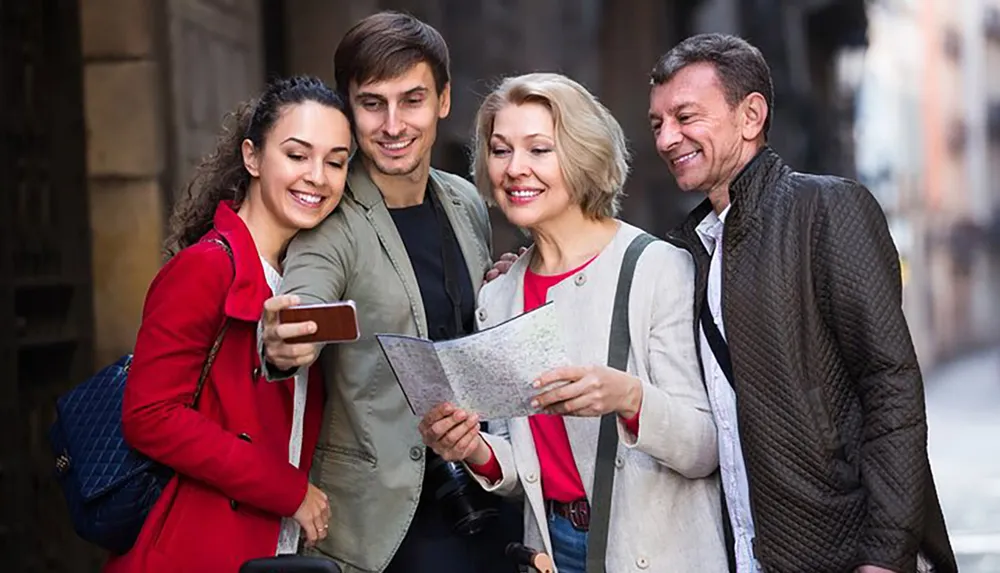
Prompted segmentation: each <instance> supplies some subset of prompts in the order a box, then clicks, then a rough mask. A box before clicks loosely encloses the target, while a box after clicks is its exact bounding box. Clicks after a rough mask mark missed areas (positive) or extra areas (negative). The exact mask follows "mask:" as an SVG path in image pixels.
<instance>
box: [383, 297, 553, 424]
mask: <svg viewBox="0 0 1000 573" xmlns="http://www.w3.org/2000/svg"><path fill="white" fill-rule="evenodd" d="M375 338H376V339H378V342H379V344H380V345H381V346H382V351H383V352H385V356H386V358H388V360H389V364H390V365H391V366H392V370H393V372H394V373H395V374H396V380H397V381H398V382H399V386H400V387H401V388H402V389H403V394H405V395H406V400H407V401H408V402H409V404H410V409H411V410H413V413H414V414H416V415H417V416H419V417H421V418H422V417H423V416H424V415H425V414H426V413H427V412H428V411H430V410H431V409H432V408H433V407H434V406H437V405H438V404H440V403H442V402H450V403H452V404H454V405H455V406H458V407H459V408H462V409H465V410H468V411H470V412H475V413H477V414H479V417H480V418H481V419H483V420H497V419H502V418H516V417H520V416H530V415H531V414H536V413H538V412H537V411H536V410H535V409H534V408H532V407H531V405H530V402H531V399H532V398H533V397H534V396H535V394H536V393H537V392H538V391H537V390H535V389H534V388H532V387H531V383H532V382H533V381H534V380H535V378H537V377H538V375H539V374H541V373H542V372H545V371H546V370H549V369H551V368H556V367H558V366H567V365H569V364H570V361H569V357H568V356H567V354H566V346H565V344H564V342H563V338H562V333H561V331H560V329H559V325H558V324H557V321H556V313H555V305H554V304H552V303H549V304H546V305H544V306H542V307H539V308H537V309H535V310H533V311H531V312H528V313H525V314H522V315H521V316H518V317H516V318H513V319H511V320H508V321H507V322H504V323H502V324H498V325H496V326H494V327H491V328H488V329H486V330H481V331H479V332H476V333H475V334H470V335H468V336H463V337H461V338H456V339H453V340H445V341H440V342H431V341H430V340H424V339H422V338H415V337H412V336H403V335H397V334H376V335H375Z"/></svg>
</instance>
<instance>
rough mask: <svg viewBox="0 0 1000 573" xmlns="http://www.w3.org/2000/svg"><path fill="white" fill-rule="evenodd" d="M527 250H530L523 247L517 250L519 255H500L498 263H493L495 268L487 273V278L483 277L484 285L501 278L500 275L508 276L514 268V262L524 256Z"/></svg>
mask: <svg viewBox="0 0 1000 573" xmlns="http://www.w3.org/2000/svg"><path fill="white" fill-rule="evenodd" d="M527 250H528V248H527V247H521V248H520V249H518V250H517V254H514V253H504V254H502V255H500V258H499V259H497V262H495V263H493V268H491V269H490V270H488V271H486V276H484V277H483V284H486V283H488V282H490V281H493V280H495V279H497V278H500V275H505V274H507V271H509V270H510V268H511V267H512V266H514V261H516V260H517V258H518V257H520V256H521V255H523V254H524V253H525V252H526V251H527Z"/></svg>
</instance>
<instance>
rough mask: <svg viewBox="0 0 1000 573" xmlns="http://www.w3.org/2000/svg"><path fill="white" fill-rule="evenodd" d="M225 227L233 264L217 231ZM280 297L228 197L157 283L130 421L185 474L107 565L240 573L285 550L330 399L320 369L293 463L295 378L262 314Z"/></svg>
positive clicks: (150, 450)
mask: <svg viewBox="0 0 1000 573" xmlns="http://www.w3.org/2000/svg"><path fill="white" fill-rule="evenodd" d="M219 234H221V235H222V236H223V237H224V238H225V239H226V241H227V242H228V243H229V245H230V246H231V248H232V252H233V262H230V260H229V256H228V255H227V254H226V253H225V251H224V250H223V249H222V247H221V246H220V245H218V244H217V243H214V242H206V240H205V239H209V238H212V237H218V236H219ZM234 268H235V272H234ZM270 296H271V290H270V288H269V287H268V285H267V282H266V280H265V279H264V269H263V267H262V266H261V262H260V258H259V255H258V254H257V249H256V247H255V245H254V242H253V239H252V238H251V236H250V232H249V230H248V229H247V228H246V226H245V225H244V223H243V221H242V220H241V219H240V218H239V217H238V216H237V215H236V213H235V212H234V211H233V210H232V209H231V208H230V207H229V206H228V205H227V204H222V205H220V206H219V207H218V209H217V210H216V213H215V229H214V230H212V231H210V232H209V233H208V234H206V235H205V237H204V238H203V239H202V241H201V242H199V243H197V244H195V245H192V246H191V247H189V248H187V249H184V250H183V251H181V252H180V253H178V254H177V255H176V256H174V257H173V258H172V259H171V260H170V261H169V262H168V263H167V264H166V265H164V267H163V268H162V269H161V270H160V272H159V274H157V276H156V278H155V279H154V280H153V282H152V284H151V285H150V287H149V292H148V293H147V294H146V303H145V307H144V309H143V315H142V325H141V327H140V329H139V335H138V338H137V339H136V344H135V355H134V358H133V362H132V369H131V371H130V372H129V377H128V382H127V383H126V386H125V397H124V407H123V418H122V425H123V429H124V433H125V439H126V440H127V441H128V442H129V444H131V445H132V446H133V447H134V448H136V449H137V450H139V451H140V452H142V453H144V454H146V455H147V456H149V457H150V458H152V459H154V460H156V461H158V462H161V463H163V464H165V465H167V466H169V467H171V468H174V469H175V470H176V471H177V475H178V476H179V477H175V478H174V479H172V480H171V481H170V483H169V484H168V485H167V487H166V489H165V490H164V492H163V496H162V497H161V498H160V499H159V500H158V501H157V502H156V504H155V505H154V506H153V509H152V510H151V512H150V514H149V517H148V518H147V520H146V522H145V525H144V526H143V529H142V532H141V533H140V534H139V539H138V540H137V542H136V544H135V547H133V548H132V550H131V551H130V552H129V553H127V554H125V555H123V556H120V557H118V556H115V557H112V558H111V559H110V560H109V561H108V563H107V565H106V566H105V569H104V570H105V572H106V573H175V572H176V573H182V572H183V573H237V571H238V569H239V567H240V565H241V564H242V563H243V562H245V561H247V560H248V559H251V558H255V557H264V556H270V555H274V553H275V550H276V549H277V543H278V529H279V527H280V521H281V517H282V516H291V515H292V514H294V513H295V511H296V510H297V509H298V507H299V504H300V503H301V502H302V499H303V498H304V497H305V493H306V486H307V474H308V471H309V467H310V465H311V463H312V454H313V451H314V449H315V447H316V441H317V438H318V435H319V429H320V423H321V421H322V417H323V400H324V396H323V388H322V384H321V381H320V379H319V376H318V375H317V372H316V371H315V370H314V371H313V372H311V375H310V380H309V390H308V394H307V400H306V411H305V424H304V429H303V440H302V459H301V464H300V466H301V467H300V468H298V469H296V468H295V467H294V466H292V465H291V464H289V463H288V442H289V437H290V435H291V427H292V402H293V396H294V386H293V384H294V382H293V381H292V380H284V381H281V382H274V383H268V382H266V381H265V380H264V378H263V377H262V376H261V374H260V372H261V370H260V359H259V356H258V353H257V336H256V335H257V321H258V320H259V318H260V316H261V312H262V309H263V305H264V301H265V300H266V299H267V298H268V297H270ZM223 313H225V316H227V317H229V318H230V325H229V329H228V331H227V332H226V335H225V338H224V340H223V342H222V345H221V347H220V349H219V352H218V354H217V355H216V359H215V363H214V365H213V366H212V370H211V373H210V375H209V377H208V380H207V381H206V382H205V387H204V390H203V391H202V394H201V398H200V401H199V404H198V409H197V411H195V410H192V409H190V408H188V407H187V406H188V405H189V404H190V403H191V399H192V396H193V394H194V391H195V387H196V386H197V382H198V377H199V374H200V372H201V368H202V364H203V363H204V360H205V358H206V356H207V353H208V349H209V348H210V347H211V345H212V343H213V341H214V340H215V338H216V336H217V334H218V331H219V328H220V326H221V324H222V319H223Z"/></svg>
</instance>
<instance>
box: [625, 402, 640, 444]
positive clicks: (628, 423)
mask: <svg viewBox="0 0 1000 573" xmlns="http://www.w3.org/2000/svg"><path fill="white" fill-rule="evenodd" d="M641 412H642V404H640V405H639V409H638V410H636V411H635V416H632V417H631V418H622V423H623V424H625V429H626V430H628V433H630V434H632V435H633V436H638V435H639V414H640V413H641Z"/></svg>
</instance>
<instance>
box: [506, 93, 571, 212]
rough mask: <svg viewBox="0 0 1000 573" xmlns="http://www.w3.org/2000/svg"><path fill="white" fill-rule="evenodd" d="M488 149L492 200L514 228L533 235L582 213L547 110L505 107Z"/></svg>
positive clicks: (536, 105)
mask: <svg viewBox="0 0 1000 573" xmlns="http://www.w3.org/2000/svg"><path fill="white" fill-rule="evenodd" d="M488 145H489V149H488V157H487V171H488V172H489V178H490V183H491V184H492V186H493V198H494V200H495V201H496V203H497V205H498V206H499V207H500V210H501V211H503V214H504V215H506V217H507V220H508V221H510V222H511V223H512V224H514V225H517V226H519V227H524V228H527V229H534V228H537V227H538V226H539V225H543V224H545V223H547V222H550V221H552V220H554V219H556V218H559V217H560V216H562V215H564V214H566V213H567V212H568V211H570V210H572V209H574V208H575V209H577V210H580V207H579V206H578V205H576V204H575V203H574V202H573V200H572V197H571V195H570V190H569V187H568V186H567V185H566V181H565V177H564V176H563V172H562V168H561V167H560V165H559V158H558V157H557V154H556V138H555V123H554V121H553V119H552V113H551V112H550V111H549V109H548V108H547V107H545V106H544V105H542V104H539V103H524V104H521V105H515V104H507V105H505V106H504V107H502V108H501V109H500V110H499V111H498V112H497V114H496V117H495V118H494V120H493V132H492V134H491V136H490V139H489V143H488Z"/></svg>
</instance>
